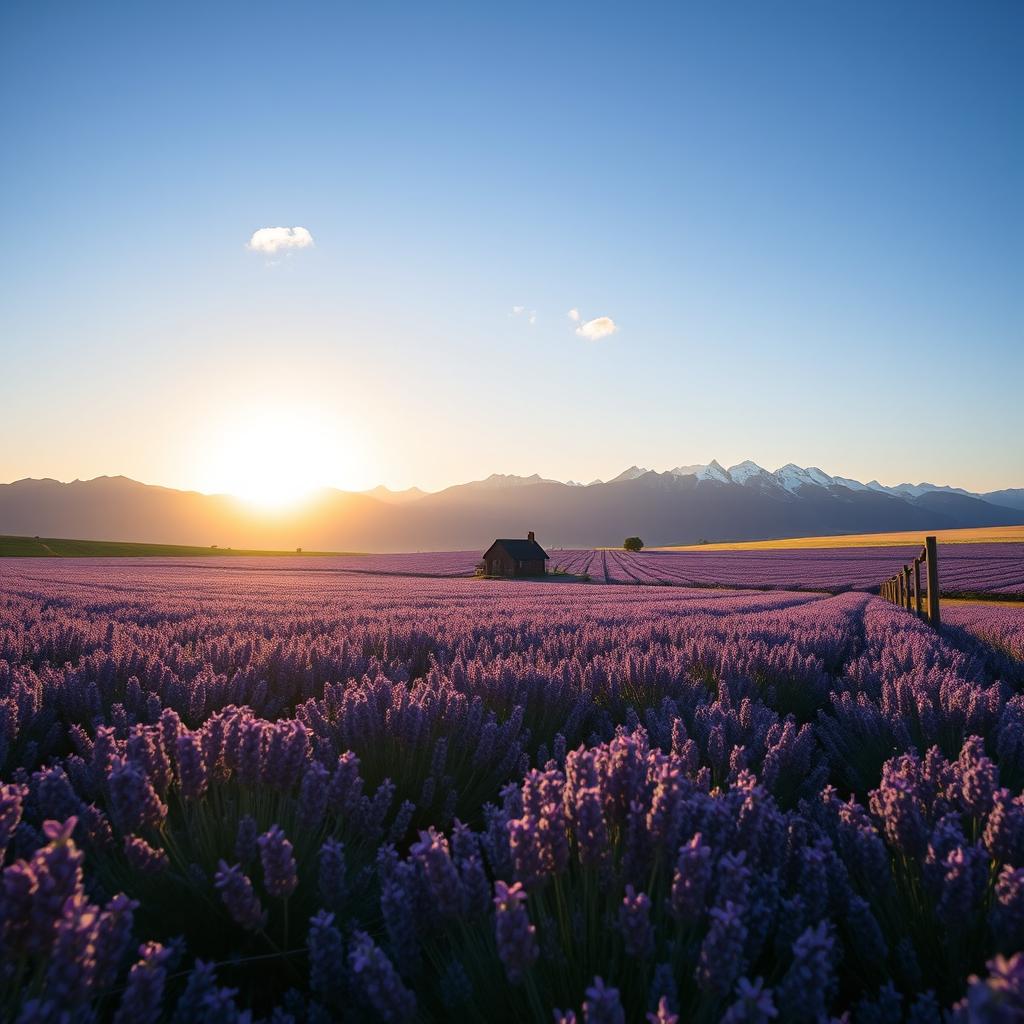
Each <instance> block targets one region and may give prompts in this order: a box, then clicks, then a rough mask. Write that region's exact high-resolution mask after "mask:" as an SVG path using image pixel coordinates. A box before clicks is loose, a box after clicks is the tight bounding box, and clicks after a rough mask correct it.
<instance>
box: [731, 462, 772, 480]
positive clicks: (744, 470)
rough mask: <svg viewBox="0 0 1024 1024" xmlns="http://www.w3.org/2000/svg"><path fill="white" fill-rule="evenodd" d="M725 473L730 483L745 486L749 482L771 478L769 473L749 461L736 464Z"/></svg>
mask: <svg viewBox="0 0 1024 1024" xmlns="http://www.w3.org/2000/svg"><path fill="white" fill-rule="evenodd" d="M726 472H728V474H729V478H730V479H731V480H732V482H733V483H737V484H745V483H748V482H749V481H751V480H756V479H759V478H768V477H771V473H769V472H768V470H766V469H763V468H762V467H761V466H759V465H758V464H757V463H756V462H751V461H750V459H746V460H744V461H743V462H738V463H737V464H736V465H735V466H730V467H729V468H728V470H727V471H726Z"/></svg>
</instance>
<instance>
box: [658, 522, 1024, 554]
mask: <svg viewBox="0 0 1024 1024" xmlns="http://www.w3.org/2000/svg"><path fill="white" fill-rule="evenodd" d="M927 532H928V531H926V530H904V531H902V532H897V533H847V534H842V535H840V536H836V537H786V538H783V539H781V540H746V541H723V542H721V543H718V544H686V545H680V546H677V547H665V548H651V549H650V550H652V551H770V550H777V551H782V550H793V549H800V548H878V547H901V546H903V545H906V544H920V543H923V542H924V538H925V535H926V533H927ZM932 533H933V534H934V536H935V538H936V539H937V540H938V541H939V542H940V543H942V544H994V543H1006V544H1012V543H1016V544H1021V543H1024V525H1022V526H979V527H971V528H968V529H965V530H934V531H932Z"/></svg>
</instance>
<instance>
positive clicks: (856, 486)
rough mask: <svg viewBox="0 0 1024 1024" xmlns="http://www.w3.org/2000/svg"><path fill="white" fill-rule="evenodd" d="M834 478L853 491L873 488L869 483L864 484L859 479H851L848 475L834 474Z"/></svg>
mask: <svg viewBox="0 0 1024 1024" xmlns="http://www.w3.org/2000/svg"><path fill="white" fill-rule="evenodd" d="M832 479H833V480H835V482H836V483H837V484H839V485H840V486H841V487H848V488H849V489H850V490H851V491H869V490H871V488H870V487H868V485H867V484H862V483H861V482H860V481H859V480H851V479H850V478H849V477H848V476H834V477H832Z"/></svg>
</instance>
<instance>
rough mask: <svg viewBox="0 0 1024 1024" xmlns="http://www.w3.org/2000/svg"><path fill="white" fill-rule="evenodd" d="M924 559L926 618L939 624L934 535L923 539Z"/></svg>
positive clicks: (935, 625) (937, 569)
mask: <svg viewBox="0 0 1024 1024" xmlns="http://www.w3.org/2000/svg"><path fill="white" fill-rule="evenodd" d="M924 551H925V561H926V562H927V567H928V620H929V621H930V622H931V624H932V625H933V626H934V627H935V628H936V629H937V628H938V626H939V556H938V553H937V551H936V544H935V538H934V537H925V539H924Z"/></svg>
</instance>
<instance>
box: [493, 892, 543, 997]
mask: <svg viewBox="0 0 1024 1024" xmlns="http://www.w3.org/2000/svg"><path fill="white" fill-rule="evenodd" d="M525 902H526V893H525V892H524V890H523V886H522V883H521V882H516V883H515V884H514V885H511V886H509V885H506V884H505V883H504V882H501V881H498V882H495V883H494V909H495V917H494V926H495V935H496V938H497V942H498V956H499V957H500V958H501V962H502V964H504V966H505V974H506V975H507V976H508V980H509V981H511V982H512V983H513V984H518V983H519V982H521V981H522V980H523V978H524V977H525V975H526V972H527V971H528V970H529V969H530V968H531V967H532V966H533V964H534V962H535V961H536V959H537V957H538V955H539V954H540V950H539V949H538V947H537V940H536V932H537V928H536V926H535V925H532V924H530V919H529V917H528V916H527V913H526V908H525V907H524V906H523V903H525Z"/></svg>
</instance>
